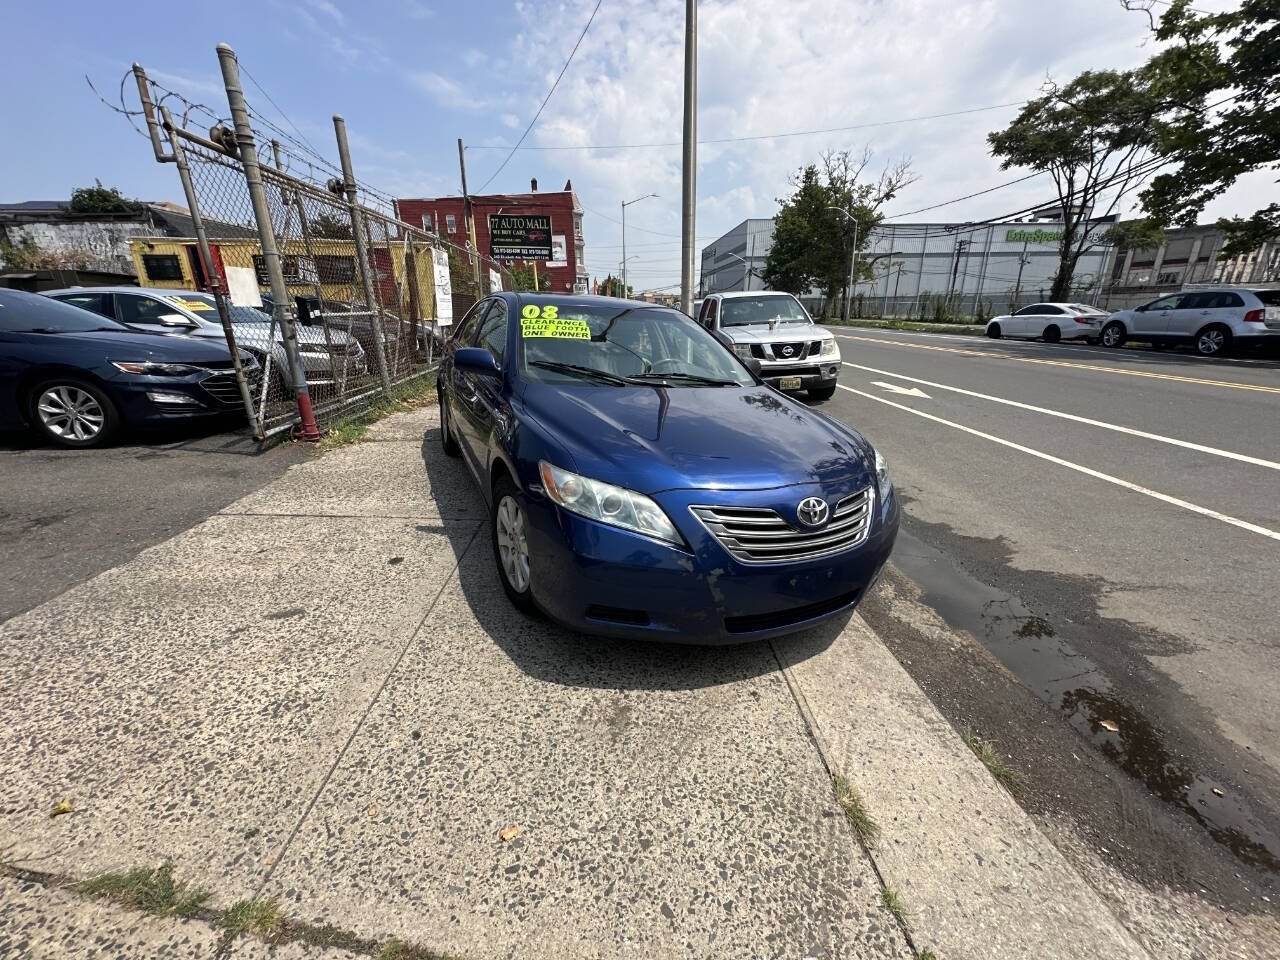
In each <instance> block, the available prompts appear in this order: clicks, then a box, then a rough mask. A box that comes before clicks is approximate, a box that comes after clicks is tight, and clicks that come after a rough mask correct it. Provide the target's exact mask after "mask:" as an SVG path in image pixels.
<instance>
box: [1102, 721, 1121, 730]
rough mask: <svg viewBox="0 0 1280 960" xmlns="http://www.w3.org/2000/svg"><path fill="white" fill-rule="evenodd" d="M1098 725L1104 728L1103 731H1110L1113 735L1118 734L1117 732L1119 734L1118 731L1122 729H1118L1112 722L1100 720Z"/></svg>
mask: <svg viewBox="0 0 1280 960" xmlns="http://www.w3.org/2000/svg"><path fill="white" fill-rule="evenodd" d="M1098 725H1099V726H1100V727H1102V729H1103V730H1110V731H1111V732H1112V733H1116V732H1118V731H1119V729H1120V728H1119V727H1117V726H1116V725H1115V724H1114V723H1112V722H1111V721H1110V720H1099V721H1098Z"/></svg>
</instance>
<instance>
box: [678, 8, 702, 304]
mask: <svg viewBox="0 0 1280 960" xmlns="http://www.w3.org/2000/svg"><path fill="white" fill-rule="evenodd" d="M697 163H698V0H684V156H683V166H684V170H683V172H684V176H683V178H682V182H681V189H680V310H681V312H683V313H686V314H692V313H693V242H694V240H693V237H694V222H695V217H694V203H695V200H696V198H697V185H696V175H697V169H696V168H697Z"/></svg>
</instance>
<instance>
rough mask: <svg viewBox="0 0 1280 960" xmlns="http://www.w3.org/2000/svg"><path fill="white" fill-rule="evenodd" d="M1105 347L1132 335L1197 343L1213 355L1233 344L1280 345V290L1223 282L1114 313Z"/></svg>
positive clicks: (1201, 350) (1105, 330)
mask: <svg viewBox="0 0 1280 960" xmlns="http://www.w3.org/2000/svg"><path fill="white" fill-rule="evenodd" d="M1100 339H1101V342H1102V345H1103V346H1104V347H1118V346H1121V345H1122V344H1123V343H1124V342H1125V341H1126V340H1141V341H1144V342H1147V343H1194V344H1195V347H1196V350H1197V351H1198V352H1199V353H1201V354H1203V355H1204V356H1206V357H1212V356H1215V355H1217V354H1219V353H1221V352H1222V351H1223V350H1226V349H1227V348H1228V347H1230V346H1231V345H1232V344H1233V343H1234V344H1236V345H1239V346H1248V345H1259V344H1268V345H1280V290H1262V289H1258V288H1253V287H1218V288H1216V289H1211V290H1184V291H1182V292H1181V293H1171V294H1169V295H1168V296H1165V297H1160V298H1159V299H1157V300H1152V301H1151V302H1150V303H1144V304H1143V305H1142V306H1140V307H1134V308H1133V309H1131V310H1119V311H1117V312H1116V313H1113V314H1112V315H1111V316H1110V317H1109V318H1108V319H1107V321H1106V323H1104V324H1103V326H1102V336H1101V338H1100Z"/></svg>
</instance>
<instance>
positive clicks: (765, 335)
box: [720, 321, 824, 343]
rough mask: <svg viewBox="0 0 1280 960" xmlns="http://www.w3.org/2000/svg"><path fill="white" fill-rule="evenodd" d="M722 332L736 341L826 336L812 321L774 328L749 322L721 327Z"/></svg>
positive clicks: (767, 340) (752, 341)
mask: <svg viewBox="0 0 1280 960" xmlns="http://www.w3.org/2000/svg"><path fill="white" fill-rule="evenodd" d="M720 332H721V333H723V334H724V335H725V336H726V337H728V338H729V339H730V340H732V341H733V342H734V343H774V342H776V341H781V340H805V339H814V338H816V337H821V336H824V331H822V330H820V329H819V328H818V327H816V326H814V325H813V324H812V323H800V322H798V321H797V322H795V323H780V324H778V325H777V326H775V327H774V328H773V329H772V330H770V329H769V324H767V323H747V324H743V325H742V326H736V327H721V328H720Z"/></svg>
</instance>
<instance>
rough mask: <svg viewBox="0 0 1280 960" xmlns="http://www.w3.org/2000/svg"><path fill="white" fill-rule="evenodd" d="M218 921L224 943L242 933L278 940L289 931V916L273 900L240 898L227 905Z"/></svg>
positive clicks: (272, 940) (271, 940) (268, 941)
mask: <svg viewBox="0 0 1280 960" xmlns="http://www.w3.org/2000/svg"><path fill="white" fill-rule="evenodd" d="M218 923H219V924H221V926H222V929H223V931H224V932H223V934H222V942H223V943H224V944H226V943H230V942H231V941H232V940H234V939H235V938H236V937H238V936H240V934H242V933H251V934H253V935H254V936H255V937H259V938H261V939H262V940H265V941H266V942H267V943H276V942H279V941H280V940H282V939H284V938H285V936H286V935H287V934H288V933H289V918H288V917H286V916H285V914H284V911H283V910H281V909H280V904H278V903H276V901H274V900H241V901H240V902H239V903H235V904H232V905H231V906H230V907H228V908H227V909H226V910H225V911H224V912H223V914H222V916H221V917H220V918H219V919H218Z"/></svg>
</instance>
